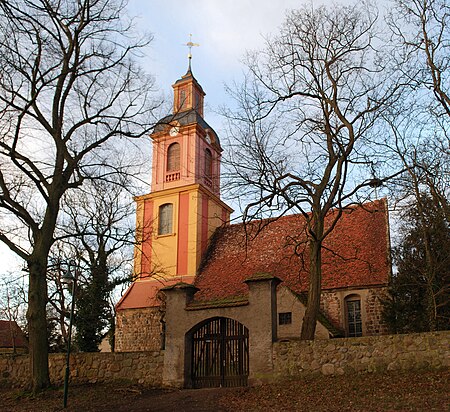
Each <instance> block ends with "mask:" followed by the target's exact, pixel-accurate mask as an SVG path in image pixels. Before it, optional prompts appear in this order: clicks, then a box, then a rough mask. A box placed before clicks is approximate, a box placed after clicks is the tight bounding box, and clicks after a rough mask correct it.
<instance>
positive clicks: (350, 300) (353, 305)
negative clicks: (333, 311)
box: [345, 295, 362, 337]
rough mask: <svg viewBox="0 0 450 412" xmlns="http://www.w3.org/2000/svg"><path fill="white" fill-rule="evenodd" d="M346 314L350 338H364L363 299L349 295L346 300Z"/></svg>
mask: <svg viewBox="0 0 450 412" xmlns="http://www.w3.org/2000/svg"><path fill="white" fill-rule="evenodd" d="M345 313H346V320H347V325H346V328H347V333H348V336H350V337H352V336H353V337H355V336H362V318H361V298H360V296H359V295H349V296H347V297H346V298H345Z"/></svg>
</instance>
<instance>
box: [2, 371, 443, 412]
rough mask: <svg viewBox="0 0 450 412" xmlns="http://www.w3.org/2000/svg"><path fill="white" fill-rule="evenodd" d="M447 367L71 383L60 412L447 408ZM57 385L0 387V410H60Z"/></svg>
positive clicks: (426, 409) (222, 411) (14, 411)
mask: <svg viewBox="0 0 450 412" xmlns="http://www.w3.org/2000/svg"><path fill="white" fill-rule="evenodd" d="M449 394H450V371H449V370H446V371H441V372H408V373H395V374H394V373H389V374H388V373H384V374H355V375H351V376H350V375H349V376H339V377H315V378H304V379H299V380H290V381H286V382H284V383H280V384H276V385H263V386H258V387H251V388H250V387H249V388H219V389H197V390H194V389H185V390H162V389H151V388H145V387H141V386H136V385H130V384H126V383H122V384H119V383H116V384H114V385H112V384H109V385H106V384H95V385H80V386H71V387H70V389H69V398H68V408H67V409H66V411H83V412H84V411H86V412H90V411H99V412H103V411H105V412H106V411H112V412H121V411H127V412H144V411H151V412H194V411H195V412H209V411H212V412H228V411H255V412H257V411H258V412H259V411H263V412H264V411H314V412H316V411H317V412H325V411H327V412H329V411H331V412H332V411H439V412H446V411H447V412H450V395H449ZM62 403H63V391H62V388H57V389H50V390H48V391H46V392H44V393H42V394H39V395H37V396H32V395H30V394H29V393H26V392H24V391H18V390H8V389H5V388H0V411H3V412H25V411H26V412H28V411H29V412H38V411H39V412H50V411H52V412H53V411H61V410H63V408H62Z"/></svg>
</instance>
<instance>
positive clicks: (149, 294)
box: [116, 276, 194, 310]
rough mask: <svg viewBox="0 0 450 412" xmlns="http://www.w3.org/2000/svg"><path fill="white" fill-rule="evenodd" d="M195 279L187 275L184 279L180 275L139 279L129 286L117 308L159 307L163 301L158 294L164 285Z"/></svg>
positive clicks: (190, 281)
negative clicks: (167, 277)
mask: <svg viewBox="0 0 450 412" xmlns="http://www.w3.org/2000/svg"><path fill="white" fill-rule="evenodd" d="M193 280H194V279H193V278H192V277H189V276H185V277H184V278H183V279H182V278H179V277H173V278H171V279H167V280H165V279H153V278H152V279H149V280H138V281H136V282H133V283H132V284H131V285H130V286H129V288H128V289H127V290H126V292H125V293H124V294H123V296H122V297H121V298H120V300H119V302H117V304H116V309H117V310H122V309H137V308H148V307H158V306H159V305H160V304H161V302H160V300H158V298H157V294H158V291H159V290H160V289H161V288H162V287H163V286H170V285H174V284H176V283H177V282H180V281H185V282H188V283H192V282H193Z"/></svg>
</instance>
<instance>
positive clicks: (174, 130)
mask: <svg viewBox="0 0 450 412" xmlns="http://www.w3.org/2000/svg"><path fill="white" fill-rule="evenodd" d="M179 131H180V128H179V127H176V126H174V127H172V128H171V129H170V131H169V134H170V136H172V137H174V136H176V135H177V134H178V133H179Z"/></svg>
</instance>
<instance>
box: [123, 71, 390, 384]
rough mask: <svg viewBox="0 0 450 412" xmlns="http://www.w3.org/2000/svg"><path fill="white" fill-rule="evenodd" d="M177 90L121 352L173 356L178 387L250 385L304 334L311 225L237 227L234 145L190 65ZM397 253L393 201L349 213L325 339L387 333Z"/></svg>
mask: <svg viewBox="0 0 450 412" xmlns="http://www.w3.org/2000/svg"><path fill="white" fill-rule="evenodd" d="M172 87H173V92H174V98H173V113H172V114H170V115H169V116H166V117H165V118H163V119H161V120H160V121H159V122H158V124H157V125H156V126H155V128H154V130H153V133H152V134H151V136H150V137H151V139H152V144H153V154H152V156H153V162H152V182H151V192H150V193H149V194H146V195H142V196H138V197H136V198H135V201H136V205H137V208H136V210H137V212H136V213H137V215H136V240H137V244H136V247H135V257H134V275H135V279H136V280H135V281H134V282H133V283H132V285H131V286H130V287H129V288H128V290H127V291H126V292H125V293H124V295H123V296H122V298H121V299H120V301H119V302H118V304H117V306H116V339H115V341H116V350H117V351H159V350H161V349H164V353H165V354H164V374H163V375H164V382H165V384H167V385H172V386H184V387H209V386H237V385H245V384H247V383H248V381H249V379H250V381H251V380H252V379H256V377H257V376H262V375H263V374H264V373H265V371H268V370H270V367H271V366H270V364H271V348H272V346H271V345H272V343H273V342H274V341H277V340H283V339H298V338H299V336H300V331H301V324H302V319H303V314H304V312H305V303H306V293H305V292H307V286H308V258H307V253H308V251H307V249H306V242H305V241H304V240H305V239H306V234H305V222H304V218H303V217H302V216H301V215H290V216H283V217H281V218H279V219H270V220H264V221H255V222H253V223H251V224H247V225H244V224H242V223H241V224H230V214H231V213H232V211H233V210H232V209H231V208H230V207H229V206H228V205H227V204H226V203H225V202H224V201H223V200H221V197H220V162H221V152H222V147H221V144H220V140H219V137H218V135H217V134H216V133H215V131H214V130H213V129H212V128H211V127H210V126H209V125H208V123H207V122H206V121H205V119H204V116H203V107H204V97H205V93H204V91H203V89H202V87H201V86H200V84H199V83H198V81H197V80H196V79H195V77H194V75H193V73H192V70H191V66H190V65H189V69H188V71H187V73H186V74H185V75H184V76H182V77H181V78H180V79H179V80H177V81H176V82H175V84H174V85H173V86H172ZM299 245H304V246H303V248H302V247H299ZM389 250H390V245H389V226H388V210H387V202H386V199H380V200H375V201H373V202H368V203H365V204H363V205H357V206H352V207H348V208H346V209H345V210H344V213H343V215H342V217H341V219H340V220H339V222H338V224H337V226H336V228H335V229H334V231H333V232H332V233H331V234H330V235H329V236H328V238H327V239H326V242H325V245H324V250H323V269H322V270H323V281H322V289H323V290H322V297H321V312H320V315H319V319H318V323H317V328H316V338H317V339H331V338H338V337H358V336H369V335H377V334H383V333H385V332H386V329H385V326H384V325H383V324H382V322H381V311H382V304H381V299H382V297H383V295H384V294H385V293H386V288H387V285H388V281H389V277H390V273H391V262H390V253H389Z"/></svg>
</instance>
